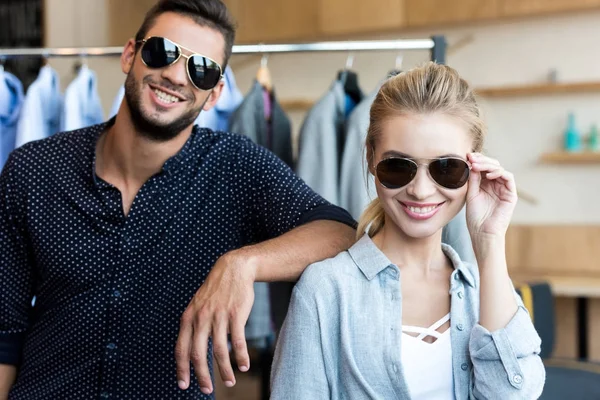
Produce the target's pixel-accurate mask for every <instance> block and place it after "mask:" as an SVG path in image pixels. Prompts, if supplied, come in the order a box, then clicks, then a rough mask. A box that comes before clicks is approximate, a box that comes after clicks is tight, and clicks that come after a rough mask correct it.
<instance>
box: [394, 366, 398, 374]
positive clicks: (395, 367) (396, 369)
mask: <svg viewBox="0 0 600 400" xmlns="http://www.w3.org/2000/svg"><path fill="white" fill-rule="evenodd" d="M394 372H398V367H397V366H396V364H394Z"/></svg>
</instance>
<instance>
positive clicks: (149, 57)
mask: <svg viewBox="0 0 600 400" xmlns="http://www.w3.org/2000/svg"><path fill="white" fill-rule="evenodd" d="M136 43H141V44H142V49H141V55H142V61H143V62H144V64H145V65H146V66H148V67H149V68H164V67H168V66H169V65H173V64H175V63H176V62H177V60H179V58H180V57H184V58H186V59H187V63H186V69H187V73H188V77H189V78H190V81H191V82H192V84H193V85H194V86H196V87H197V88H198V89H200V90H210V89H212V88H214V87H215V86H217V83H219V81H220V80H221V78H222V77H223V70H222V69H221V66H220V65H219V64H218V63H217V62H216V61H214V60H212V59H210V58H208V57H206V56H203V55H201V54H196V53H194V52H193V51H192V50H190V49H186V48H185V47H183V46H180V45H178V44H177V43H175V42H173V41H171V40H169V39H166V38H163V37H159V36H152V37H149V38H147V39H143V40H138V41H137V42H136ZM181 49H185V50H187V51H189V52H190V53H193V54H191V55H189V56H186V55H185V54H183V52H182V51H181Z"/></svg>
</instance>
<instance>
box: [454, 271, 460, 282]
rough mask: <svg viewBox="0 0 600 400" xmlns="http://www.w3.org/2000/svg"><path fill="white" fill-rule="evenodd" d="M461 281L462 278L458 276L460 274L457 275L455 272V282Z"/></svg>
mask: <svg viewBox="0 0 600 400" xmlns="http://www.w3.org/2000/svg"><path fill="white" fill-rule="evenodd" d="M459 279H460V277H459V276H458V273H456V272H455V273H454V280H455V281H457V280H459Z"/></svg>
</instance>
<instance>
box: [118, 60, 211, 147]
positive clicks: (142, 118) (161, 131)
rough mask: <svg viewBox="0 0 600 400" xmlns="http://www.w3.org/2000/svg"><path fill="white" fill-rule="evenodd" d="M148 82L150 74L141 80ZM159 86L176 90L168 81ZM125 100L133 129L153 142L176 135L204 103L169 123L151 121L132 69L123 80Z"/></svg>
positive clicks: (195, 115)
mask: <svg viewBox="0 0 600 400" xmlns="http://www.w3.org/2000/svg"><path fill="white" fill-rule="evenodd" d="M148 82H153V81H152V78H151V77H150V76H146V77H145V78H144V80H143V83H145V84H148ZM157 86H159V85H157ZM160 86H163V87H165V88H169V89H171V90H174V91H177V90H176V89H174V88H173V87H172V86H173V85H171V84H169V83H168V82H162V83H161V85H160ZM186 97H188V96H186ZM125 100H126V101H127V105H128V106H129V112H130V114H131V121H132V122H133V126H134V127H135V129H136V130H137V131H138V132H139V134H141V135H142V136H144V137H146V138H148V139H150V140H152V141H155V142H167V141H169V140H171V139H173V138H175V137H177V135H179V134H180V133H181V131H183V130H184V129H185V128H187V127H188V126H190V125H191V124H192V123H194V121H195V120H196V118H198V115H199V114H200V112H201V111H202V108H203V107H204V104H202V105H201V106H200V107H198V108H197V109H194V108H193V109H188V110H187V111H186V112H185V113H184V114H183V115H182V116H181V117H179V118H176V119H174V120H173V121H171V122H169V123H160V122H157V121H153V120H152V119H151V118H150V116H149V115H147V114H145V113H144V112H143V111H142V104H141V103H142V92H141V86H140V85H138V81H137V79H135V77H134V75H133V70H132V71H130V72H129V73H128V74H127V79H126V80H125ZM207 100H208V99H207ZM188 101H189V100H188ZM204 103H206V102H204Z"/></svg>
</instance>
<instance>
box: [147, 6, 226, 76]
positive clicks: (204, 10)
mask: <svg viewBox="0 0 600 400" xmlns="http://www.w3.org/2000/svg"><path fill="white" fill-rule="evenodd" d="M166 12H174V13H177V14H179V15H183V16H186V17H189V18H191V19H193V20H194V21H195V22H196V23H197V24H198V25H200V26H206V27H208V28H211V29H215V30H216V31H218V32H220V33H221V34H222V35H223V37H224V38H225V49H224V51H225V53H224V60H225V62H224V63H223V65H222V67H223V70H224V69H225V67H226V66H227V63H228V62H229V57H231V50H232V47H233V43H234V41H235V29H236V26H235V22H234V21H233V18H232V17H231V14H230V13H229V10H227V7H226V6H225V4H223V2H222V1H221V0H159V2H158V3H156V5H155V6H154V7H152V8H151V9H150V10H149V11H148V12H147V13H146V17H145V18H144V22H143V23H142V26H141V27H140V29H139V30H138V32H137V33H136V35H135V40H136V41H139V40H143V39H145V37H146V34H147V33H148V31H149V30H150V28H151V27H152V25H154V22H155V21H156V18H158V17H159V16H160V15H161V14H164V13H166ZM223 72H224V71H223Z"/></svg>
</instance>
